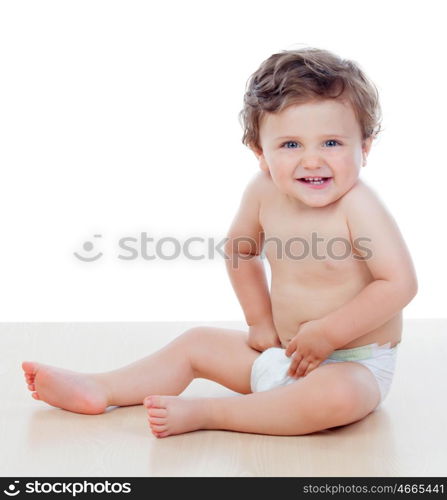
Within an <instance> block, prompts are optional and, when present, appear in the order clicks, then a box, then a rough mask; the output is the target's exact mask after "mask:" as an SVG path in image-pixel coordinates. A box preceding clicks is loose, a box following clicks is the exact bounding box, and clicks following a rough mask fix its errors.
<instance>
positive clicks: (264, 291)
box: [225, 172, 281, 351]
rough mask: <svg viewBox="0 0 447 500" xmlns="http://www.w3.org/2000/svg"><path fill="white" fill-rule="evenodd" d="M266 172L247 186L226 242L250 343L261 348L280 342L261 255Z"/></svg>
mask: <svg viewBox="0 0 447 500" xmlns="http://www.w3.org/2000/svg"><path fill="white" fill-rule="evenodd" d="M263 175H264V174H263V173H262V172H259V173H258V174H257V175H256V176H254V177H253V178H252V180H251V181H250V182H249V184H248V186H247V187H246V188H245V191H244V193H243V196H242V200H241V203H240V206H239V209H238V212H237V213H236V215H235V217H234V219H233V222H232V224H231V227H230V229H229V231H228V234H227V237H228V242H227V243H226V245H225V254H226V256H227V258H226V260H225V262H226V266H227V270H228V274H229V276H230V281H231V284H232V286H233V288H234V291H235V293H236V295H237V298H238V300H239V302H240V304H241V307H242V309H243V311H244V315H245V320H246V321H247V325H249V327H250V329H249V345H250V346H251V347H253V348H254V349H258V350H261V351H262V350H265V349H267V348H268V347H272V346H280V345H281V342H280V341H279V338H278V335H277V332H276V329H275V326H274V323H273V319H272V306H271V301H270V293H269V289H268V284H267V280H266V276H265V271H264V266H263V263H262V261H261V258H260V253H261V251H262V246H263V244H264V232H263V229H262V226H261V224H260V222H259V205H260V199H261V197H262V193H263V185H264V182H265V179H263V177H262V176H263Z"/></svg>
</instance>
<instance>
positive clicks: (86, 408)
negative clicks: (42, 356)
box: [22, 361, 108, 415]
mask: <svg viewBox="0 0 447 500" xmlns="http://www.w3.org/2000/svg"><path fill="white" fill-rule="evenodd" d="M22 368H23V371H24V372H25V380H26V382H27V384H28V389H29V390H30V391H32V394H31V396H32V397H33V398H34V399H38V400H41V401H45V402H46V403H48V404H50V405H52V406H56V407H57V408H63V409H64V410H68V411H73V412H75V413H84V414H87V415H97V414H99V413H104V411H105V409H106V408H107V406H108V405H107V395H106V392H105V389H104V387H103V386H102V385H101V384H100V383H99V381H97V380H96V379H95V378H94V377H93V376H92V375H89V374H86V373H77V372H73V371H71V370H64V369H63V368H56V367H55V366H48V365H44V364H41V363H35V362H32V361H24V362H23V363H22Z"/></svg>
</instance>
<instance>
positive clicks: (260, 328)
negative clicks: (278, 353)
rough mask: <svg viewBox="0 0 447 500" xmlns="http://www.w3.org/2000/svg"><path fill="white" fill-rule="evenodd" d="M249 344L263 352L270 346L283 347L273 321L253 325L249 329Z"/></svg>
mask: <svg viewBox="0 0 447 500" xmlns="http://www.w3.org/2000/svg"><path fill="white" fill-rule="evenodd" d="M248 345H249V346H250V347H251V348H252V349H256V350H257V351H260V352H263V351H265V350H266V349H268V348H269V347H281V342H280V340H279V337H278V334H277V332H276V329H275V326H274V325H273V324H272V323H264V324H259V325H251V326H250V327H249V330H248Z"/></svg>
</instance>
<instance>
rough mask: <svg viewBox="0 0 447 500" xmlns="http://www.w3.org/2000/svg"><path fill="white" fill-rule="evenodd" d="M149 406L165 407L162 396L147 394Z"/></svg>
mask: <svg viewBox="0 0 447 500" xmlns="http://www.w3.org/2000/svg"><path fill="white" fill-rule="evenodd" d="M148 397H149V398H150V407H151V408H165V406H166V405H165V401H164V398H163V397H162V396H148Z"/></svg>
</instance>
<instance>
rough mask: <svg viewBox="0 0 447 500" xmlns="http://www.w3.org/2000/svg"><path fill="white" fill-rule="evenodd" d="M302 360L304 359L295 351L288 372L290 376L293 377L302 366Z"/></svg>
mask: <svg viewBox="0 0 447 500" xmlns="http://www.w3.org/2000/svg"><path fill="white" fill-rule="evenodd" d="M302 359H303V357H302V356H301V355H300V354H299V353H298V352H297V351H295V353H294V355H293V357H292V362H291V363H290V366H289V370H288V372H287V374H288V375H289V376H291V377H293V376H294V375H295V373H296V370H297V368H298V365H299V364H300V362H301V360H302Z"/></svg>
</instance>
